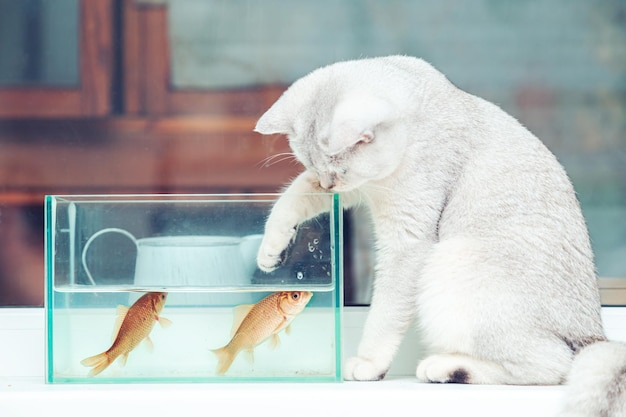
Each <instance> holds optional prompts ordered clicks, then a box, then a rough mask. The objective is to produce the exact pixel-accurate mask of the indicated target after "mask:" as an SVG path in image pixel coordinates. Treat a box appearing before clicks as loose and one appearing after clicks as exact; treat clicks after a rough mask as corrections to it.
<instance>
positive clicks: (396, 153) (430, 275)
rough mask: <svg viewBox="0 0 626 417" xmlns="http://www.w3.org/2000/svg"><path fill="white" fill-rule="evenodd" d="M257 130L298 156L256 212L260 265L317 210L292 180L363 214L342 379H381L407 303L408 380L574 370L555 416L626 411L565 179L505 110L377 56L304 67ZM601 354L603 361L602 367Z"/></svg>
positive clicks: (420, 67)
mask: <svg viewBox="0 0 626 417" xmlns="http://www.w3.org/2000/svg"><path fill="white" fill-rule="evenodd" d="M255 130H256V131H257V132H260V133H263V134H275V133H280V134H286V135H287V136H288V138H289V143H290V146H291V148H292V150H293V152H294V154H295V156H296V157H297V159H298V160H299V161H300V162H302V164H303V165H304V167H305V168H306V170H305V171H304V172H303V173H302V174H301V175H300V176H298V177H297V178H296V179H295V180H294V181H293V182H292V183H291V185H290V186H289V187H288V188H287V189H286V190H285V192H284V194H283V196H282V197H281V199H279V200H278V201H277V203H276V204H275V206H274V208H273V210H272V212H271V214H270V216H269V218H268V220H267V223H266V229H265V236H264V239H263V242H262V244H261V247H260V249H259V253H258V258H257V262H258V265H259V267H260V268H261V269H262V270H264V271H271V270H273V269H274V268H276V267H277V266H278V265H280V263H281V262H282V261H283V259H282V256H283V254H284V252H285V249H286V248H287V246H288V245H289V243H290V241H291V240H292V238H293V236H294V234H295V233H296V227H297V225H298V224H299V223H301V222H302V221H304V220H306V219H309V218H311V217H314V216H316V215H318V214H319V213H320V212H321V211H322V210H323V208H322V207H323V205H322V204H321V203H320V202H319V201H317V200H316V198H315V194H313V195H309V196H303V195H301V193H316V192H328V191H329V190H332V191H333V192H337V193H339V194H340V195H341V196H342V201H343V203H344V205H345V206H347V207H349V206H352V205H357V204H362V205H366V206H367V207H368V208H369V211H370V213H371V218H372V222H373V226H374V231H375V236H376V238H375V243H376V249H377V267H376V278H375V284H374V292H373V297H372V304H371V308H370V313H369V315H368V318H367V321H366V324H365V328H364V331H363V336H362V339H361V342H360V345H359V349H358V356H357V357H355V358H351V359H349V360H348V361H347V363H346V364H345V369H344V374H345V377H346V378H347V379H349V380H378V379H381V378H383V377H384V376H385V373H386V372H387V370H388V369H389V367H390V364H391V361H392V359H393V357H394V354H395V352H396V350H397V348H398V345H399V344H400V342H401V339H402V338H403V336H404V334H405V331H406V330H407V327H408V326H409V325H410V322H411V321H412V320H413V319H414V318H415V317H417V319H418V322H419V326H420V327H421V334H422V336H423V343H424V345H425V346H427V347H428V349H430V353H431V354H430V356H428V357H426V358H425V359H424V360H422V361H421V362H420V363H419V365H418V367H417V371H416V375H417V378H418V379H419V380H421V381H427V382H458V383H477V384H560V383H563V382H564V381H565V380H566V379H567V378H568V375H571V385H572V388H571V392H572V398H571V399H570V401H569V403H568V407H569V408H568V409H567V410H566V411H564V414H563V415H564V416H565V415H567V416H574V415H576V416H578V415H580V416H583V415H584V416H586V417H590V416H609V415H610V416H613V415H619V414H616V413H620V412H622V413H626V405H625V403H624V401H625V400H624V394H621V390H619V389H617V388H616V387H617V385H615V384H616V383H619V382H622V383H624V382H625V380H626V368H625V367H626V347H625V346H623V345H621V344H618V343H613V342H606V338H605V336H604V332H603V329H602V323H601V318H600V301H599V295H598V288H597V282H596V275H595V271H594V261H593V254H592V250H591V247H590V243H589V238H588V234H587V228H586V225H585V221H584V218H583V216H582V213H581V210H580V207H579V204H578V201H577V199H576V196H575V193H574V190H573V187H572V185H571V183H570V181H569V179H568V177H567V175H566V173H565V171H564V170H563V168H562V167H561V165H560V164H559V163H558V162H557V160H556V158H555V157H554V156H553V155H552V154H551V153H550V151H549V150H548V149H547V148H546V147H545V146H544V145H543V144H542V143H541V142H540V141H539V140H538V139H537V138H536V137H535V136H533V135H532V134H531V133H530V132H529V131H528V130H526V129H525V128H524V127H522V126H521V125H520V123H518V122H517V121H516V120H515V119H514V118H513V117H511V116H509V115H508V114H506V113H505V112H504V111H502V110H501V109H500V108H499V107H497V106H495V105H494V104H491V103H489V102H487V101H485V100H482V99H480V98H478V97H475V96H473V95H471V94H468V93H466V92H464V91H461V90H459V89H458V88H456V87H455V86H454V85H453V84H451V83H450V82H449V81H448V80H447V79H446V78H445V77H444V76H443V75H442V74H441V73H440V72H438V71H437V70H435V69H434V68H433V67H432V66H431V65H429V64H428V63H426V62H424V61H422V60H420V59H416V58H411V57H404V56H390V57H384V58H373V59H363V60H356V61H347V62H340V63H336V64H333V65H330V66H327V67H324V68H320V69H318V70H316V71H314V72H312V73H310V74H309V75H307V76H305V77H303V78H301V79H300V80H298V81H296V82H295V83H294V84H293V85H292V86H291V87H290V88H289V89H288V90H287V91H285V93H284V94H283V95H282V96H281V98H280V99H279V100H278V101H277V102H276V103H275V104H274V105H273V106H272V107H271V108H270V109H269V110H268V111H267V112H266V113H265V114H264V115H263V116H262V117H261V118H260V119H259V121H258V123H257V125H256V129H255ZM598 342H601V343H598ZM588 346H589V347H588ZM606 355H612V357H614V358H615V360H614V361H613V362H610V363H609V364H608V365H607V364H605V365H604V366H603V367H602V368H601V367H600V366H599V364H600V363H602V362H603V361H604V359H605V357H606ZM578 357H580V358H581V360H580V361H579V360H578V359H577V358H578ZM583 359H584V360H583ZM578 362H580V363H578ZM573 364H574V368H575V369H574V370H573V371H572V372H571V373H570V370H571V369H572V366H573ZM598 372H599V373H600V374H598ZM594 377H595V379H592V378H594ZM591 381H593V383H591ZM583 393H584V395H583ZM603 413H604V414H603Z"/></svg>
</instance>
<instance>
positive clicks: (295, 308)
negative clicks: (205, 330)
mask: <svg viewBox="0 0 626 417" xmlns="http://www.w3.org/2000/svg"><path fill="white" fill-rule="evenodd" d="M312 296H313V293H312V292H310V291H282V292H277V293H274V294H271V295H268V296H267V297H265V298H264V299H262V300H261V301H259V302H258V303H256V304H254V305H242V306H238V307H237V308H236V309H235V321H234V323H233V324H234V325H233V330H235V329H236V330H235V331H234V336H233V337H232V339H231V340H230V342H228V344H227V345H226V346H224V347H221V348H219V349H215V350H213V353H215V355H216V356H217V361H218V364H217V374H218V375H223V374H224V373H226V371H227V370H228V368H230V365H231V364H232V363H233V360H235V357H236V356H237V354H239V352H240V351H242V350H245V351H248V352H249V353H250V354H252V353H253V351H254V348H255V347H256V346H257V345H259V344H261V343H262V342H264V341H265V340H267V339H268V338H271V342H272V345H273V346H274V347H275V346H277V345H278V343H279V338H278V333H279V332H280V331H281V330H283V329H285V332H286V333H289V325H290V324H291V322H292V321H293V319H295V318H296V316H297V315H298V314H300V312H302V310H304V307H306V305H307V304H308V302H309V300H310V299H311V297H312Z"/></svg>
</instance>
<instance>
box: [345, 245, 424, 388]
mask: <svg viewBox="0 0 626 417" xmlns="http://www.w3.org/2000/svg"><path fill="white" fill-rule="evenodd" d="M398 252H402V253H397V256H391V255H388V256H387V258H386V259H383V260H382V261H379V266H378V268H377V269H378V274H377V276H376V281H375V286H374V294H373V297H372V303H371V306H370V311H369V314H368V316H367V320H366V322H365V327H364V329H363V335H362V337H361V342H360V344H359V348H358V352H357V356H356V357H353V358H350V359H348V360H347V361H346V364H345V366H344V378H345V379H347V380H356V381H375V380H380V379H383V378H384V377H385V375H386V374H387V371H388V370H389V367H390V366H391V361H392V359H393V357H394V356H395V354H396V351H397V349H398V346H399V345H400V342H401V341H402V338H403V337H404V334H405V333H406V331H407V329H408V326H409V325H410V323H411V321H412V319H413V317H414V312H415V297H414V294H415V276H416V274H417V272H418V267H419V262H414V261H415V257H416V255H415V253H416V252H412V251H411V252H412V253H407V252H405V251H398ZM417 253H419V251H418V252H417Z"/></svg>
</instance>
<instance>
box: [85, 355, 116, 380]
mask: <svg viewBox="0 0 626 417" xmlns="http://www.w3.org/2000/svg"><path fill="white" fill-rule="evenodd" d="M80 363H81V365H83V366H91V367H93V368H92V369H91V371H89V376H96V375H98V374H99V373H100V372H102V371H104V370H105V369H106V368H107V366H109V365H110V364H111V361H110V360H109V355H107V353H106V352H102V353H101V354H99V355H95V356H90V357H88V358H85V359H83V360H82V361H80Z"/></svg>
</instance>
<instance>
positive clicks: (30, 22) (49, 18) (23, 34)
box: [0, 0, 79, 87]
mask: <svg viewBox="0 0 626 417" xmlns="http://www.w3.org/2000/svg"><path fill="white" fill-rule="evenodd" d="M78 82H79V76H78V0H19V1H16V0H0V87H2V86H10V87H24V86H40V85H44V86H51V87H68V86H75V85H77V84H78Z"/></svg>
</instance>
